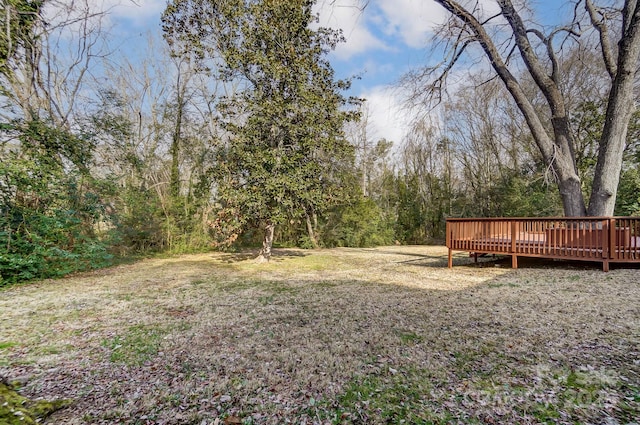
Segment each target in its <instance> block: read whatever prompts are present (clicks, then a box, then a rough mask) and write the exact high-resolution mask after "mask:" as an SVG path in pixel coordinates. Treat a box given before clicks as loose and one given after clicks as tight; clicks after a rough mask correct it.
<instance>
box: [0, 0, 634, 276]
mask: <svg viewBox="0 0 640 425" xmlns="http://www.w3.org/2000/svg"><path fill="white" fill-rule="evenodd" d="M442 3H451V4H453V3H454V2H442ZM503 3H504V4H505V6H508V4H509V2H503ZM587 4H588V5H591V7H593V8H595V6H594V5H592V3H591V2H590V1H588V2H587ZM625 4H626V3H625ZM89 5H90V2H89V1H88V0H86V1H85V3H84V4H83V2H73V3H71V4H68V2H58V1H57V0H10V1H4V2H3V3H2V13H0V26H1V27H2V31H0V54H1V58H0V83H1V84H0V89H1V92H0V99H1V101H2V108H1V112H0V133H1V136H0V158H1V165H0V285H2V284H3V283H10V282H15V281H19V280H26V279H33V278H42V277H55V276H61V275H64V274H67V273H70V272H73V271H78V270H87V269H90V268H94V267H101V266H104V265H106V264H110V263H112V262H113V260H114V258H117V257H120V256H127V255H133V254H139V253H149V252H161V251H164V252H170V253H181V252H193V251H199V250H206V249H237V248H239V247H247V246H251V247H259V248H261V256H262V258H264V259H268V258H269V255H270V252H271V246H272V245H276V246H300V247H305V248H314V247H332V246H372V245H384V244H393V243H403V244H404V243H407V244H422V243H430V242H439V241H442V239H443V236H444V224H445V221H444V220H445V218H446V217H448V216H537V215H543V216H549V215H561V214H563V212H564V210H563V205H565V210H566V200H564V201H563V196H562V194H561V193H562V192H561V189H559V186H558V181H559V179H560V180H561V179H562V177H561V176H560V174H558V172H557V170H556V168H554V166H550V163H549V161H548V158H547V157H546V156H545V153H544V152H543V151H541V150H540V146H539V141H536V137H537V136H535V135H534V134H532V132H531V131H530V128H529V126H528V125H527V120H526V119H525V117H524V116H523V115H522V113H521V111H520V110H519V107H518V101H517V99H514V98H513V96H512V95H510V93H509V91H508V90H507V89H506V88H505V86H504V84H503V83H501V82H500V81H499V80H487V79H486V77H483V75H486V73H484V72H481V73H478V74H473V73H471V72H468V73H465V80H466V81H467V83H465V84H463V85H457V86H456V87H455V89H452V90H449V92H448V95H446V96H444V95H443V96H440V98H439V100H440V103H439V106H438V107H437V108H435V109H432V110H429V111H423V110H420V111H419V113H415V116H416V117H417V118H416V119H415V120H414V123H413V126H412V128H411V130H410V131H409V132H408V133H407V134H406V136H405V138H404V139H403V140H393V141H390V140H385V139H376V138H375V137H372V136H371V135H372V134H375V131H373V129H372V127H373V126H375V125H376V123H374V122H371V119H370V116H369V113H368V106H367V102H366V100H364V99H355V98H350V97H349V96H348V89H349V84H350V82H349V81H341V80H337V79H335V78H334V74H333V70H332V68H331V65H330V63H329V61H328V59H327V58H328V56H327V55H328V54H329V52H330V51H331V50H332V49H333V48H334V47H335V46H336V44H337V43H339V42H341V35H340V34H339V33H337V32H335V31H332V30H328V29H322V28H320V29H313V28H314V25H313V22H314V19H315V16H314V14H313V12H312V6H313V2H312V1H307V0H287V1H282V0H278V1H276V0H234V1H228V2H216V1H213V0H175V1H173V2H170V3H169V5H168V7H167V9H166V11H165V13H164V15H163V22H162V27H163V34H164V39H163V40H159V39H154V38H152V37H151V38H150V39H149V46H148V49H147V50H146V51H147V55H148V56H141V57H139V58H137V60H136V61H135V63H134V62H131V61H130V60H129V59H127V58H124V57H118V56H117V54H116V53H113V52H112V51H111V49H110V47H109V43H108V39H109V34H108V33H106V32H105V30H104V29H103V28H102V25H101V23H102V19H103V18H104V17H105V16H104V15H101V14H95V13H93V12H91V11H90V10H91V9H90V7H88V6H89ZM594 10H595V9H594ZM365 13H366V11H365ZM611 13H612V14H613V12H611ZM594 16H595V15H594ZM594 16H590V15H586V16H584V17H583V18H584V19H587V20H588V21H589V22H591V23H594V24H597V22H598V21H597V19H596V17H594ZM607 16H609V15H607ZM611 16H613V15H611ZM576 19H577V18H576ZM451 28H458V29H460V28H462V29H464V28H463V27H460V26H459V25H457V26H454V27H451ZM602 28H603V27H602ZM593 39H594V38H593V37H592V38H590V40H591V41H593ZM592 47H593V46H590V45H588V44H584V45H583V44H581V43H577V42H576V43H572V44H571V45H570V46H568V47H566V48H565V49H562V50H559V51H557V52H556V51H555V50H554V60H555V61H556V62H555V63H554V65H553V66H554V67H557V70H556V72H557V79H555V80H554V84H555V86H557V87H556V88H557V89H558V90H560V91H561V92H562V94H563V104H564V107H565V108H566V109H567V110H570V111H572V113H571V114H570V116H569V118H568V119H569V121H568V122H567V123H565V124H566V125H568V126H570V128H571V131H572V132H571V149H570V150H571V151H572V152H574V159H575V169H573V171H572V173H574V174H575V176H577V178H578V180H577V181H579V182H580V184H579V186H580V194H581V195H580V196H581V197H583V198H584V199H589V197H591V195H592V190H593V189H592V188H594V187H595V186H594V180H596V179H597V178H598V164H599V159H598V158H599V155H600V153H601V152H602V150H601V146H602V143H603V142H602V140H603V137H604V136H603V131H606V125H605V124H606V122H608V121H607V117H608V116H609V115H608V112H607V105H608V104H609V98H610V94H609V91H608V90H605V89H602V87H608V86H609V85H610V84H611V72H612V70H613V68H612V67H611V66H610V64H609V66H608V65H607V63H606V62H603V61H602V60H601V59H599V56H596V55H595V54H594V51H593V48H592ZM152 55H153V56H152ZM513 76H514V78H517V80H518V82H519V87H520V90H522V92H523V93H525V94H526V97H527V99H528V101H529V103H530V105H531V108H533V110H534V111H536V114H538V116H539V117H540V122H541V125H542V126H543V127H544V128H545V131H546V132H547V133H548V134H553V133H554V131H555V130H554V127H553V122H555V121H554V118H553V116H551V115H549V106H548V100H547V99H546V98H545V96H544V93H540V91H539V89H538V88H537V87H538V86H537V84H538V83H537V82H536V81H535V78H532V76H531V74H530V73H528V72H527V71H526V69H520V70H519V71H518V73H514V74H513ZM414 77H415V75H409V76H408V77H407V80H406V81H405V83H406V84H407V85H409V86H410V87H411V88H412V90H420V87H423V88H424V87H425V86H424V83H425V82H424V80H420V79H418V78H414ZM439 82H440V83H442V80H440V81H439ZM421 84H423V85H422V86H421ZM430 84H433V81H431V83H430ZM431 88H434V86H431ZM425 90H426V89H425ZM413 93H414V94H415V91H414V92H413ZM419 97H420V96H414V99H418V98H419ZM414 112H415V111H414ZM639 132H640V120H639V118H638V115H637V114H634V115H633V116H632V118H631V120H630V123H629V128H628V131H627V132H626V135H625V139H624V143H623V145H624V149H623V151H622V155H621V158H622V159H621V161H622V166H621V173H620V176H621V177H620V183H619V185H618V186H617V192H618V193H617V196H616V197H615V199H616V204H615V211H614V213H615V214H619V215H633V214H640V172H639V171H638V164H640V146H639V142H638V134H639ZM572 175H573V174H572ZM572 181H573V180H572ZM561 187H562V185H560V188H561Z"/></svg>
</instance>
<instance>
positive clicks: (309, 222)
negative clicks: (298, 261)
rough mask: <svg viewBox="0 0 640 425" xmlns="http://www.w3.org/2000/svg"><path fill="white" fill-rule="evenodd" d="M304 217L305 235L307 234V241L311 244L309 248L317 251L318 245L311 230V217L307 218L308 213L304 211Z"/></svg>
mask: <svg viewBox="0 0 640 425" xmlns="http://www.w3.org/2000/svg"><path fill="white" fill-rule="evenodd" d="M304 215H305V219H306V221H307V233H308V234H309V241H310V242H311V246H313V249H317V248H319V247H320V246H319V245H318V240H317V239H316V234H315V231H314V230H313V224H312V223H311V217H310V216H309V213H308V212H306V211H305V213H304Z"/></svg>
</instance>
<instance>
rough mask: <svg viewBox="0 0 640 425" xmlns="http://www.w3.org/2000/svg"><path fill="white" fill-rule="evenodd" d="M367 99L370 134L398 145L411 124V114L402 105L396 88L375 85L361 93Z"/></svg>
mask: <svg viewBox="0 0 640 425" xmlns="http://www.w3.org/2000/svg"><path fill="white" fill-rule="evenodd" d="M361 97H363V98H365V99H367V108H368V115H369V116H368V121H369V126H370V127H369V128H370V131H369V132H370V135H371V136H372V137H374V138H377V139H381V138H385V139H387V140H389V141H392V142H393V143H394V145H396V146H397V145H399V144H400V143H401V142H402V140H403V139H404V136H405V135H406V134H407V132H408V131H409V128H410V126H411V120H412V115H411V113H410V112H409V111H407V109H406V108H404V107H403V101H402V96H401V94H400V93H399V92H398V89H396V88H391V87H389V86H375V87H372V88H370V89H368V90H366V91H365V92H363V93H362V94H361Z"/></svg>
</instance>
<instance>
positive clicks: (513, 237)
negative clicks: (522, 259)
mask: <svg viewBox="0 0 640 425" xmlns="http://www.w3.org/2000/svg"><path fill="white" fill-rule="evenodd" d="M517 224H518V223H517V222H516V221H515V220H514V221H512V222H511V268H512V269H517V268H518V256H517V255H516V236H517V234H516V230H517V227H516V226H517Z"/></svg>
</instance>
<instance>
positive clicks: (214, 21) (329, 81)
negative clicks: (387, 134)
mask: <svg viewBox="0 0 640 425" xmlns="http://www.w3.org/2000/svg"><path fill="white" fill-rule="evenodd" d="M312 6H313V1H309V0H232V1H225V2H218V1H214V0H175V1H173V2H172V3H171V4H170V5H169V6H168V7H167V10H166V11H165V14H164V17H163V23H164V30H165V32H166V33H167V34H168V35H169V36H168V37H167V39H168V40H169V42H175V40H180V42H181V43H182V45H183V46H191V47H192V49H194V50H195V51H196V52H197V53H198V54H199V55H200V58H202V59H207V58H218V57H219V58H220V64H219V66H220V75H221V77H222V78H223V79H225V80H227V81H237V82H238V83H239V84H240V85H241V87H242V89H240V90H239V91H238V92H237V93H236V94H234V95H232V96H230V97H227V98H225V99H223V101H222V102H221V103H220V104H219V111H220V114H221V123H222V125H223V127H224V129H225V130H226V131H227V132H228V137H227V139H226V142H225V143H223V145H222V146H221V147H220V149H219V152H218V169H217V170H218V174H217V182H218V196H219V197H220V200H221V202H222V203H223V205H224V207H225V210H224V211H225V216H228V217H231V218H232V221H233V222H234V223H235V224H236V226H235V227H234V229H235V230H241V229H244V228H247V227H259V228H261V229H263V230H264V240H263V248H262V251H261V254H260V258H262V259H266V260H268V259H269V257H270V255H271V246H272V243H273V237H274V230H275V228H276V226H278V225H280V224H282V223H284V222H286V221H289V220H295V219H299V218H302V217H305V218H308V217H309V216H312V215H316V214H321V213H322V212H323V211H326V210H327V209H328V208H329V207H330V206H331V205H333V204H335V203H337V202H338V201H340V200H341V198H343V194H341V189H340V188H341V184H340V178H341V171H342V170H343V169H344V166H345V163H346V164H350V163H352V161H353V149H352V147H351V146H350V145H349V143H348V142H347V141H346V140H345V138H344V136H343V125H344V123H345V122H346V121H348V120H351V119H353V118H354V117H355V114H354V113H352V112H348V111H345V110H344V107H345V106H346V105H347V104H348V103H349V102H350V101H351V100H347V99H345V98H344V97H343V96H342V95H341V94H340V91H341V90H344V89H347V88H348V86H349V83H348V82H346V81H335V80H334V72H333V70H332V68H331V66H330V64H329V62H328V61H327V60H326V58H325V56H326V54H327V53H328V52H329V51H330V50H331V49H332V48H333V47H335V45H336V43H338V42H339V41H340V40H341V37H340V35H339V33H337V32H335V31H332V30H328V29H317V30H314V29H312V25H313V24H314V22H315V16H314V14H313V13H312ZM220 227H222V226H220ZM310 229H311V228H310ZM310 231H311V230H310Z"/></svg>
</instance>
